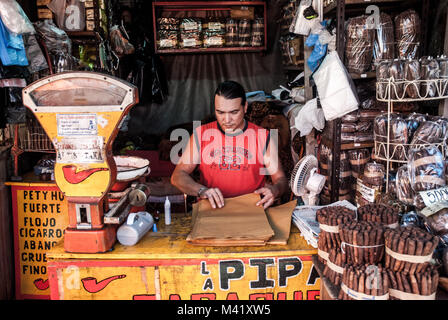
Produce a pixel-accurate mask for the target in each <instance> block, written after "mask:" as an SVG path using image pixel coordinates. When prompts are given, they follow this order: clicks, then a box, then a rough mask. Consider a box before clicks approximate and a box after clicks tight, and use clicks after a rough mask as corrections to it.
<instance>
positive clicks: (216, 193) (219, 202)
mask: <svg viewBox="0 0 448 320" xmlns="http://www.w3.org/2000/svg"><path fill="white" fill-rule="evenodd" d="M201 199H208V201H209V202H210V204H211V206H212V208H213V209H216V207H218V208H222V207H224V196H223V195H222V193H221V190H219V189H218V188H208V189H207V190H205V191H203V192H202V193H201Z"/></svg>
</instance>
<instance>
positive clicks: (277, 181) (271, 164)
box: [255, 140, 288, 209]
mask: <svg viewBox="0 0 448 320" xmlns="http://www.w3.org/2000/svg"><path fill="white" fill-rule="evenodd" d="M264 163H265V169H266V171H267V173H268V174H269V175H270V176H271V180H272V185H265V186H264V187H262V188H260V189H258V190H256V191H255V193H258V194H261V195H262V196H263V198H262V199H261V200H260V201H259V202H258V203H257V206H258V205H263V208H265V209H266V208H268V207H269V206H271V205H272V204H273V203H274V201H275V199H276V198H279V197H281V196H282V195H283V194H284V193H285V192H286V191H287V190H288V180H287V179H286V176H285V173H284V172H283V168H282V165H281V163H280V161H279V158H278V147H277V144H276V142H275V141H272V140H271V141H270V142H269V146H268V147H267V148H266V153H265V155H264Z"/></svg>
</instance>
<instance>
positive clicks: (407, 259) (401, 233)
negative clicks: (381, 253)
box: [384, 227, 439, 274]
mask: <svg viewBox="0 0 448 320" xmlns="http://www.w3.org/2000/svg"><path fill="white" fill-rule="evenodd" d="M384 238H385V246H386V257H385V267H386V268H387V269H390V270H392V271H399V272H404V273H410V274H414V273H421V272H422V270H423V269H425V268H426V267H427V266H428V264H429V261H430V260H431V257H432V253H433V252H434V249H435V248H436V247H437V245H438V243H439V238H438V237H437V236H434V235H432V234H430V233H428V232H426V231H424V230H422V229H419V228H416V227H400V228H397V229H387V230H386V231H385V232H384Z"/></svg>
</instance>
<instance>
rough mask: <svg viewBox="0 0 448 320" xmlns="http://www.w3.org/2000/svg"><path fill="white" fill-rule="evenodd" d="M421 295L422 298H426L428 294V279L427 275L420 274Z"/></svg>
mask: <svg viewBox="0 0 448 320" xmlns="http://www.w3.org/2000/svg"><path fill="white" fill-rule="evenodd" d="M421 292H422V295H423V296H427V295H428V294H429V292H428V278H427V274H426V273H423V274H422V291H421Z"/></svg>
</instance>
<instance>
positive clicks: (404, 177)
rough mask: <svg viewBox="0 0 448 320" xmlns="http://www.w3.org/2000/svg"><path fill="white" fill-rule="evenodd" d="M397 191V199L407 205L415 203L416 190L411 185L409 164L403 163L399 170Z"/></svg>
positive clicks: (396, 182)
mask: <svg viewBox="0 0 448 320" xmlns="http://www.w3.org/2000/svg"><path fill="white" fill-rule="evenodd" d="M395 192H396V194H397V199H398V200H400V201H401V202H403V203H405V204H407V205H413V204H414V191H413V190H412V187H411V180H410V177H409V167H408V165H407V164H406V165H403V166H401V167H399V168H398V170H397V178H396V181H395Z"/></svg>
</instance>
